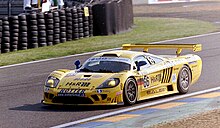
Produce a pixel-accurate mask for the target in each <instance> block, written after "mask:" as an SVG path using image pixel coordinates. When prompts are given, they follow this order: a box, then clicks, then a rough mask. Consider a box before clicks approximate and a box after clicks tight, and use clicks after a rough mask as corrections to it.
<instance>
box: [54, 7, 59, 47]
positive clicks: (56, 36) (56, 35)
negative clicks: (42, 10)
mask: <svg viewBox="0 0 220 128" xmlns="http://www.w3.org/2000/svg"><path fill="white" fill-rule="evenodd" d="M53 21H54V29H53V31H54V35H53V44H54V45H55V44H59V43H60V14H59V12H58V11H55V12H53Z"/></svg>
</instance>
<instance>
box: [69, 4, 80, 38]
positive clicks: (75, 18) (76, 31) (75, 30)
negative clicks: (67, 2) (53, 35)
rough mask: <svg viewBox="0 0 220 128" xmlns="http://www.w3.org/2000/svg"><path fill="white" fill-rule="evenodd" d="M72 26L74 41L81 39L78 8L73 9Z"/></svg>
mask: <svg viewBox="0 0 220 128" xmlns="http://www.w3.org/2000/svg"><path fill="white" fill-rule="evenodd" d="M71 11H72V24H73V39H74V40H77V39H79V29H78V27H79V23H78V14H77V9H76V7H73V8H72V10H71Z"/></svg>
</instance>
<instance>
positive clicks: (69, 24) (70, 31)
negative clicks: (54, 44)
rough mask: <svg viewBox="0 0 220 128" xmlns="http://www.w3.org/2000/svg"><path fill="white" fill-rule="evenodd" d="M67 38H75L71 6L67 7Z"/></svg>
mask: <svg viewBox="0 0 220 128" xmlns="http://www.w3.org/2000/svg"><path fill="white" fill-rule="evenodd" d="M65 11H66V40H67V41H71V40H73V22H72V20H73V18H72V13H71V9H70V8H66V9H65Z"/></svg>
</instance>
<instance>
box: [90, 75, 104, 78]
mask: <svg viewBox="0 0 220 128" xmlns="http://www.w3.org/2000/svg"><path fill="white" fill-rule="evenodd" d="M101 77H102V76H101V75H94V76H92V78H101Z"/></svg>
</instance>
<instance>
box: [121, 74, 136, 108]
mask: <svg viewBox="0 0 220 128" xmlns="http://www.w3.org/2000/svg"><path fill="white" fill-rule="evenodd" d="M123 100H124V103H125V105H132V104H135V102H136V101H137V84H136V81H135V80H134V79H133V78H128V79H127V81H126V82H125V86H124V91H123Z"/></svg>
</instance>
